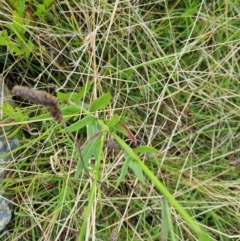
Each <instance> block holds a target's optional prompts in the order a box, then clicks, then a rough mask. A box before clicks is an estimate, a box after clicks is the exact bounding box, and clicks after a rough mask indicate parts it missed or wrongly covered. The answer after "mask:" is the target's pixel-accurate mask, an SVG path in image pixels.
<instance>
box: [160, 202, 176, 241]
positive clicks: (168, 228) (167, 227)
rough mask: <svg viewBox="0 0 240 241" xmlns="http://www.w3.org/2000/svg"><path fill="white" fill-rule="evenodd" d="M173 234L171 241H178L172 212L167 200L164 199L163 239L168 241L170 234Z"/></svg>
mask: <svg viewBox="0 0 240 241" xmlns="http://www.w3.org/2000/svg"><path fill="white" fill-rule="evenodd" d="M169 232H170V234H171V240H172V241H176V237H175V234H174V231H173V228H172V218H171V211H170V208H169V205H168V202H167V200H166V199H165V198H163V199H162V239H163V240H168V234H169Z"/></svg>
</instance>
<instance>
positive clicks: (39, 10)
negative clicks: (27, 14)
mask: <svg viewBox="0 0 240 241" xmlns="http://www.w3.org/2000/svg"><path fill="white" fill-rule="evenodd" d="M45 12H46V7H45V5H44V4H38V5H37V10H36V12H35V14H36V15H37V16H38V17H39V18H40V19H41V18H42V16H43V14H44V13H45Z"/></svg>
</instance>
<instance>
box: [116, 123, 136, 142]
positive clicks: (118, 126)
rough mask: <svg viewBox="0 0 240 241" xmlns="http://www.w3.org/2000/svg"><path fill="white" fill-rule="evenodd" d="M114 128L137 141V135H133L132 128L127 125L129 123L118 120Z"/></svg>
mask: <svg viewBox="0 0 240 241" xmlns="http://www.w3.org/2000/svg"><path fill="white" fill-rule="evenodd" d="M114 129H115V130H116V131H118V132H120V133H122V134H123V135H125V136H127V137H128V138H129V139H130V140H131V141H133V142H135V143H136V142H137V140H136V138H135V136H134V135H133V133H132V132H131V131H130V129H129V128H128V127H127V125H125V124H124V123H122V122H118V123H116V125H115V126H114Z"/></svg>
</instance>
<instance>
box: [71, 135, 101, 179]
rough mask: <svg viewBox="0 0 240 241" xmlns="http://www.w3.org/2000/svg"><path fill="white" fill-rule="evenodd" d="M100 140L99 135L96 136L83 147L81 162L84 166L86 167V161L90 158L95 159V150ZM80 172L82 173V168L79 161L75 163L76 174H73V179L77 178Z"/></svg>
mask: <svg viewBox="0 0 240 241" xmlns="http://www.w3.org/2000/svg"><path fill="white" fill-rule="evenodd" d="M100 140H101V135H97V136H96V137H94V138H92V139H91V140H90V141H89V142H88V143H87V144H86V146H84V147H83V150H82V157H83V162H84V165H85V166H87V163H88V161H89V160H90V159H91V158H92V157H96V150H97V149H98V147H99V141H100ZM82 171H83V166H82V162H81V160H80V159H79V161H78V163H77V169H76V172H75V178H79V175H80V174H81V172H82Z"/></svg>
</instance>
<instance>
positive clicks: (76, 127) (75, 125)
mask: <svg viewBox="0 0 240 241" xmlns="http://www.w3.org/2000/svg"><path fill="white" fill-rule="evenodd" d="M94 119H95V118H94V117H93V116H86V117H84V118H83V119H81V120H79V121H77V122H76V123H73V124H72V125H70V126H69V127H68V130H69V131H70V132H74V131H78V130H80V129H82V128H83V127H85V126H86V125H87V124H89V122H91V121H93V120H94Z"/></svg>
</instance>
